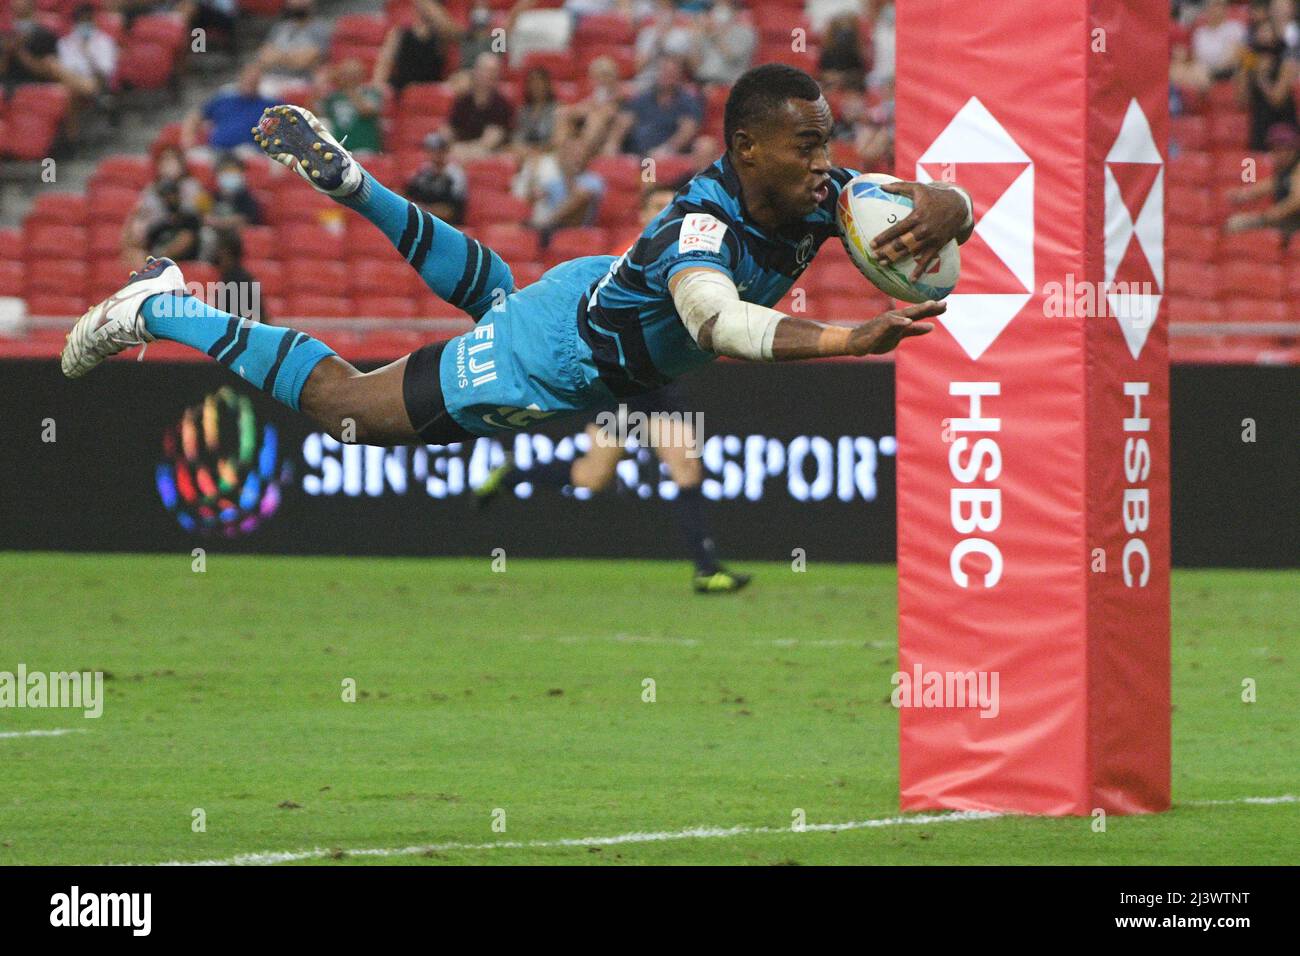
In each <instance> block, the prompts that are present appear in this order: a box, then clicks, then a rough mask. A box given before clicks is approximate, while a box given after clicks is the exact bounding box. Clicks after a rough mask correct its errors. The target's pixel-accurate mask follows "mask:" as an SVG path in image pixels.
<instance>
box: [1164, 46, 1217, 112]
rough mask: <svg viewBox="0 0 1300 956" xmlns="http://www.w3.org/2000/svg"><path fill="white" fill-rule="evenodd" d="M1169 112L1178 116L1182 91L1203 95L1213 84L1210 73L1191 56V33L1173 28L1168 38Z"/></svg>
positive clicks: (1180, 108)
mask: <svg viewBox="0 0 1300 956" xmlns="http://www.w3.org/2000/svg"><path fill="white" fill-rule="evenodd" d="M1169 83H1170V87H1171V89H1170V101H1169V102H1170V112H1171V113H1172V114H1174V115H1178V114H1179V113H1180V112H1181V110H1182V96H1181V93H1180V91H1181V90H1183V89H1188V90H1193V91H1196V92H1200V93H1203V92H1205V91H1206V90H1208V89H1209V88H1210V86H1211V84H1212V83H1213V80H1211V79H1210V73H1209V71H1208V70H1206V69H1205V67H1204V66H1203V65H1202V64H1201V63H1200V61H1198V60H1197V59H1195V58H1194V57H1193V56H1192V39H1191V32H1190V31H1188V30H1186V29H1184V28H1183V27H1180V26H1174V27H1173V29H1172V30H1171V31H1170V36H1169Z"/></svg>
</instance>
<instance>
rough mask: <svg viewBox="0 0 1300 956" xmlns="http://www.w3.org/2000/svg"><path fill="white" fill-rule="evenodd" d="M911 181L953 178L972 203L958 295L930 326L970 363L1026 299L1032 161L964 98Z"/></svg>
mask: <svg viewBox="0 0 1300 956" xmlns="http://www.w3.org/2000/svg"><path fill="white" fill-rule="evenodd" d="M954 168H957V169H959V170H960V176H955V175H954V174H953V170H954ZM916 179H917V182H922V183H929V182H934V181H935V180H936V179H939V180H952V179H956V180H958V181H960V183H961V185H962V187H963V188H964V189H966V191H967V192H969V193H970V195H971V200H972V201H973V203H974V205H975V231H974V232H973V233H972V234H971V238H970V239H969V240H968V241H967V242H966V244H965V245H964V246H962V251H961V257H962V277H961V288H962V290H963V291H961V292H954V293H953V294H952V295H950V296H948V298H947V299H946V300H945V301H946V302H947V304H948V311H947V312H946V313H944V315H942V316H941V317H940V318H939V320H938V321H940V322H941V323H943V326H944V328H946V329H947V330H948V332H949V334H950V335H952V337H953V338H954V339H955V340H956V341H957V344H958V345H960V346H961V347H962V350H963V351H965V353H966V354H967V355H969V356H970V357H971V358H972V359H978V358H979V357H980V356H981V355H983V354H984V352H985V351H986V350H987V349H988V347H989V346H990V345H992V344H993V342H994V341H995V340H996V339H997V337H998V336H999V335H1001V334H1002V332H1003V330H1005V329H1006V327H1007V326H1008V325H1010V324H1011V320H1012V319H1014V318H1015V317H1016V315H1017V314H1018V313H1019V312H1020V310H1021V309H1023V308H1024V307H1025V303H1027V302H1028V301H1029V300H1030V299H1031V298H1032V297H1033V294H1034V288H1035V285H1034V163H1033V160H1031V159H1030V158H1029V155H1028V154H1027V153H1026V152H1025V151H1024V150H1023V149H1021V148H1020V145H1019V144H1018V143H1017V142H1016V141H1015V139H1014V138H1013V137H1012V136H1011V134H1010V133H1008V132H1007V131H1006V129H1005V128H1004V127H1003V126H1002V124H1001V123H999V122H998V121H997V119H996V118H995V117H994V116H993V114H992V113H990V112H989V110H988V108H987V107H986V106H985V105H984V104H983V103H981V102H980V101H979V99H978V98H977V97H973V96H972V97H971V98H970V99H969V100H968V101H967V102H966V105H965V106H963V107H962V108H961V109H960V110H958V111H957V113H956V115H955V116H953V118H952V121H951V122H949V124H948V125H947V126H946V127H945V128H944V130H943V132H941V133H940V134H939V135H938V136H937V137H936V138H935V140H934V142H932V143H931V144H930V146H929V147H928V148H927V149H926V150H925V152H924V153H922V154H921V157H920V159H918V160H917V163H916Z"/></svg>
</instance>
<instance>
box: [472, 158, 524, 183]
mask: <svg viewBox="0 0 1300 956" xmlns="http://www.w3.org/2000/svg"><path fill="white" fill-rule="evenodd" d="M515 168H516V167H515V161H514V160H513V159H512V158H511V157H509V156H487V157H484V158H483V159H475V160H473V161H471V162H468V163H466V164H465V167H464V169H465V180H466V182H467V183H468V185H469V190H470V192H473V191H474V190H475V189H478V188H483V187H487V188H494V189H501V188H506V189H508V188H509V187H510V181H511V180H512V179H514V176H515Z"/></svg>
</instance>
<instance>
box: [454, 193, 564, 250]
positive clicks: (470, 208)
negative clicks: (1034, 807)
mask: <svg viewBox="0 0 1300 956" xmlns="http://www.w3.org/2000/svg"><path fill="white" fill-rule="evenodd" d="M532 214H533V211H532V207H531V206H529V205H528V203H526V202H524V201H523V200H522V199H516V198H515V197H514V196H512V195H511V194H510V193H508V192H488V191H486V190H478V191H474V190H471V191H470V194H469V203H468V205H467V208H466V211H465V221H466V222H467V223H468V224H469V225H470V226H488V225H491V224H493V223H499V222H528V221H529V220H530V219H531V218H532ZM584 254H585V253H584Z"/></svg>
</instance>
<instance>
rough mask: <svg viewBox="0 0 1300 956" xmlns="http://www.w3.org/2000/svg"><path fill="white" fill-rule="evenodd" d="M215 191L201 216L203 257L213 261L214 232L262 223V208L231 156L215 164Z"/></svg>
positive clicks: (236, 161) (237, 162) (242, 165)
mask: <svg viewBox="0 0 1300 956" xmlns="http://www.w3.org/2000/svg"><path fill="white" fill-rule="evenodd" d="M216 180H217V190H216V192H215V193H214V194H213V196H212V204H211V206H209V208H208V212H207V215H205V216H204V217H203V258H204V259H207V260H209V261H214V259H215V256H216V246H217V238H218V234H219V233H221V232H231V231H234V232H238V231H239V230H240V229H242V228H244V226H258V225H261V223H262V209H261V207H260V206H258V204H257V200H256V199H255V198H254V197H253V194H252V192H251V191H250V190H249V188H248V185H247V182H246V181H245V179H244V164H243V163H241V162H240V161H239V158H238V157H236V156H234V155H226V156H223V157H222V158H221V160H220V161H219V162H218V163H217V168H216Z"/></svg>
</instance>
